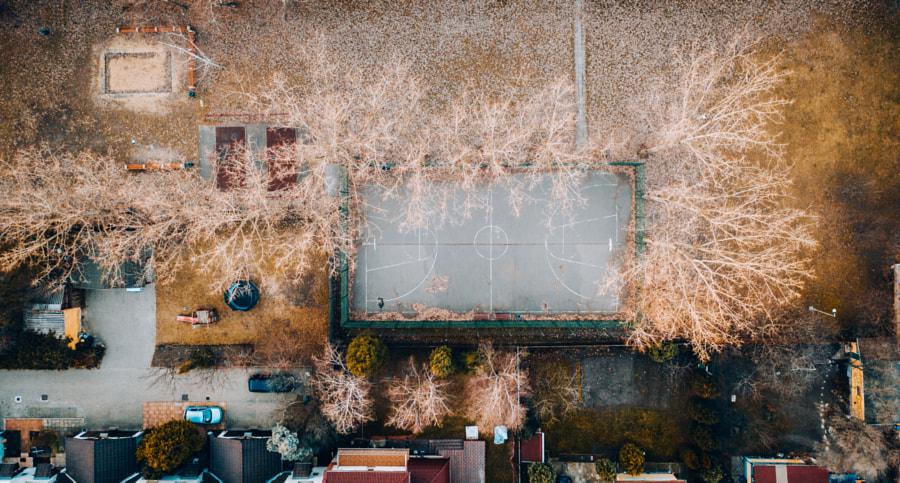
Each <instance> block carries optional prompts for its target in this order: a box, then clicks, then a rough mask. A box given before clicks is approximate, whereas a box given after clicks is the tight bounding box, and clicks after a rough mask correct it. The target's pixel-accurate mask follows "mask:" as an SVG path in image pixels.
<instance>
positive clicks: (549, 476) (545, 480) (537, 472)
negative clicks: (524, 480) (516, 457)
mask: <svg viewBox="0 0 900 483" xmlns="http://www.w3.org/2000/svg"><path fill="white" fill-rule="evenodd" d="M555 481H556V473H555V472H554V471H553V466H551V465H550V463H531V464H530V465H528V483H554V482H555Z"/></svg>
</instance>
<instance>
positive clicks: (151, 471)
mask: <svg viewBox="0 0 900 483" xmlns="http://www.w3.org/2000/svg"><path fill="white" fill-rule="evenodd" d="M164 476H166V473H165V472H164V471H159V470H157V469H156V468H154V467H152V466H144V467H143V468H141V477H143V478H144V479H145V480H147V481H155V480H161V479H162V477H164Z"/></svg>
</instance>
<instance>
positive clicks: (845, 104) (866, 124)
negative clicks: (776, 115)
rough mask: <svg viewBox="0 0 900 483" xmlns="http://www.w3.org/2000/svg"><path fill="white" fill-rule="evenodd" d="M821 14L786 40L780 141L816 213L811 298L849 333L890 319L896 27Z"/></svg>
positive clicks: (896, 256) (899, 91)
mask: <svg viewBox="0 0 900 483" xmlns="http://www.w3.org/2000/svg"><path fill="white" fill-rule="evenodd" d="M897 25H898V24H897V23H894V24H893V26H890V25H889V24H888V25H884V26H880V28H879V26H878V25H876V26H871V27H860V28H853V29H851V28H846V27H844V26H841V25H834V24H831V23H828V22H825V21H822V22H820V23H819V24H818V26H817V28H816V29H815V33H814V34H813V35H810V36H808V37H806V38H804V39H802V40H799V41H797V42H795V43H792V44H789V45H787V46H786V48H785V50H784V53H783V56H782V60H783V63H784V68H785V69H788V70H790V71H791V72H792V74H791V75H790V77H789V80H788V83H787V84H786V85H785V86H784V90H783V94H784V95H786V96H787V97H788V98H791V99H794V104H793V105H792V106H790V107H789V108H788V110H787V113H786V114H787V117H786V120H785V123H784V125H782V126H780V128H781V130H782V131H783V133H784V137H783V141H784V142H785V143H786V145H787V146H786V147H787V152H786V155H787V158H788V159H789V160H791V161H792V162H793V163H794V166H793V175H794V192H793V196H794V197H795V202H796V203H797V205H798V206H802V207H809V208H810V209H811V211H812V212H813V213H815V214H817V215H818V216H819V226H818V236H817V238H818V240H819V243H820V244H821V245H820V248H819V250H818V251H817V252H816V253H815V254H814V268H815V271H816V274H817V277H816V279H815V280H813V281H812V282H811V284H810V285H809V286H808V287H807V289H806V291H805V295H806V297H807V298H808V300H809V302H810V304H811V305H815V306H817V307H818V308H822V309H824V310H829V311H830V310H831V309H832V308H836V309H837V311H838V318H839V320H840V321H841V323H842V324H843V326H844V329H845V333H847V334H848V335H853V334H854V333H855V334H856V335H859V336H862V335H866V334H875V333H878V332H879V331H880V330H882V329H884V328H885V326H886V325H887V324H885V322H886V321H887V320H888V319H889V317H890V315H889V310H890V305H889V304H890V299H891V295H890V290H891V289H890V284H891V283H892V280H891V278H892V277H890V276H889V274H888V269H889V267H890V265H891V264H893V263H897V262H900V251H898V250H897V247H898V246H900V235H898V233H900V231H898V226H900V211H898V210H897V206H898V203H900V154H898V153H900V150H898V146H900V54H898V51H897V45H898V42H900V28H898V26H897Z"/></svg>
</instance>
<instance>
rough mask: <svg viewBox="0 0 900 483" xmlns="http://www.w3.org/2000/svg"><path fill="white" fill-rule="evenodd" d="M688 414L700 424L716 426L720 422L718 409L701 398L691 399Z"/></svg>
mask: <svg viewBox="0 0 900 483" xmlns="http://www.w3.org/2000/svg"><path fill="white" fill-rule="evenodd" d="M688 413H690V415H691V419H693V420H694V421H697V422H698V423H700V424H716V423H718V422H719V415H718V414H717V413H716V408H715V407H714V406H713V405H712V403H711V402H709V401H706V400H704V399H701V398H693V399H691V401H690V403H688Z"/></svg>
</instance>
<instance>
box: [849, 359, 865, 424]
mask: <svg viewBox="0 0 900 483" xmlns="http://www.w3.org/2000/svg"><path fill="white" fill-rule="evenodd" d="M850 352H851V354H855V357H854V355H851V356H850V415H851V416H853V417H854V418H857V419H859V420H860V421H865V420H866V404H865V400H866V392H865V388H864V387H863V365H862V362H861V361H860V360H859V347H858V345H857V343H856V342H851V343H850Z"/></svg>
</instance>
